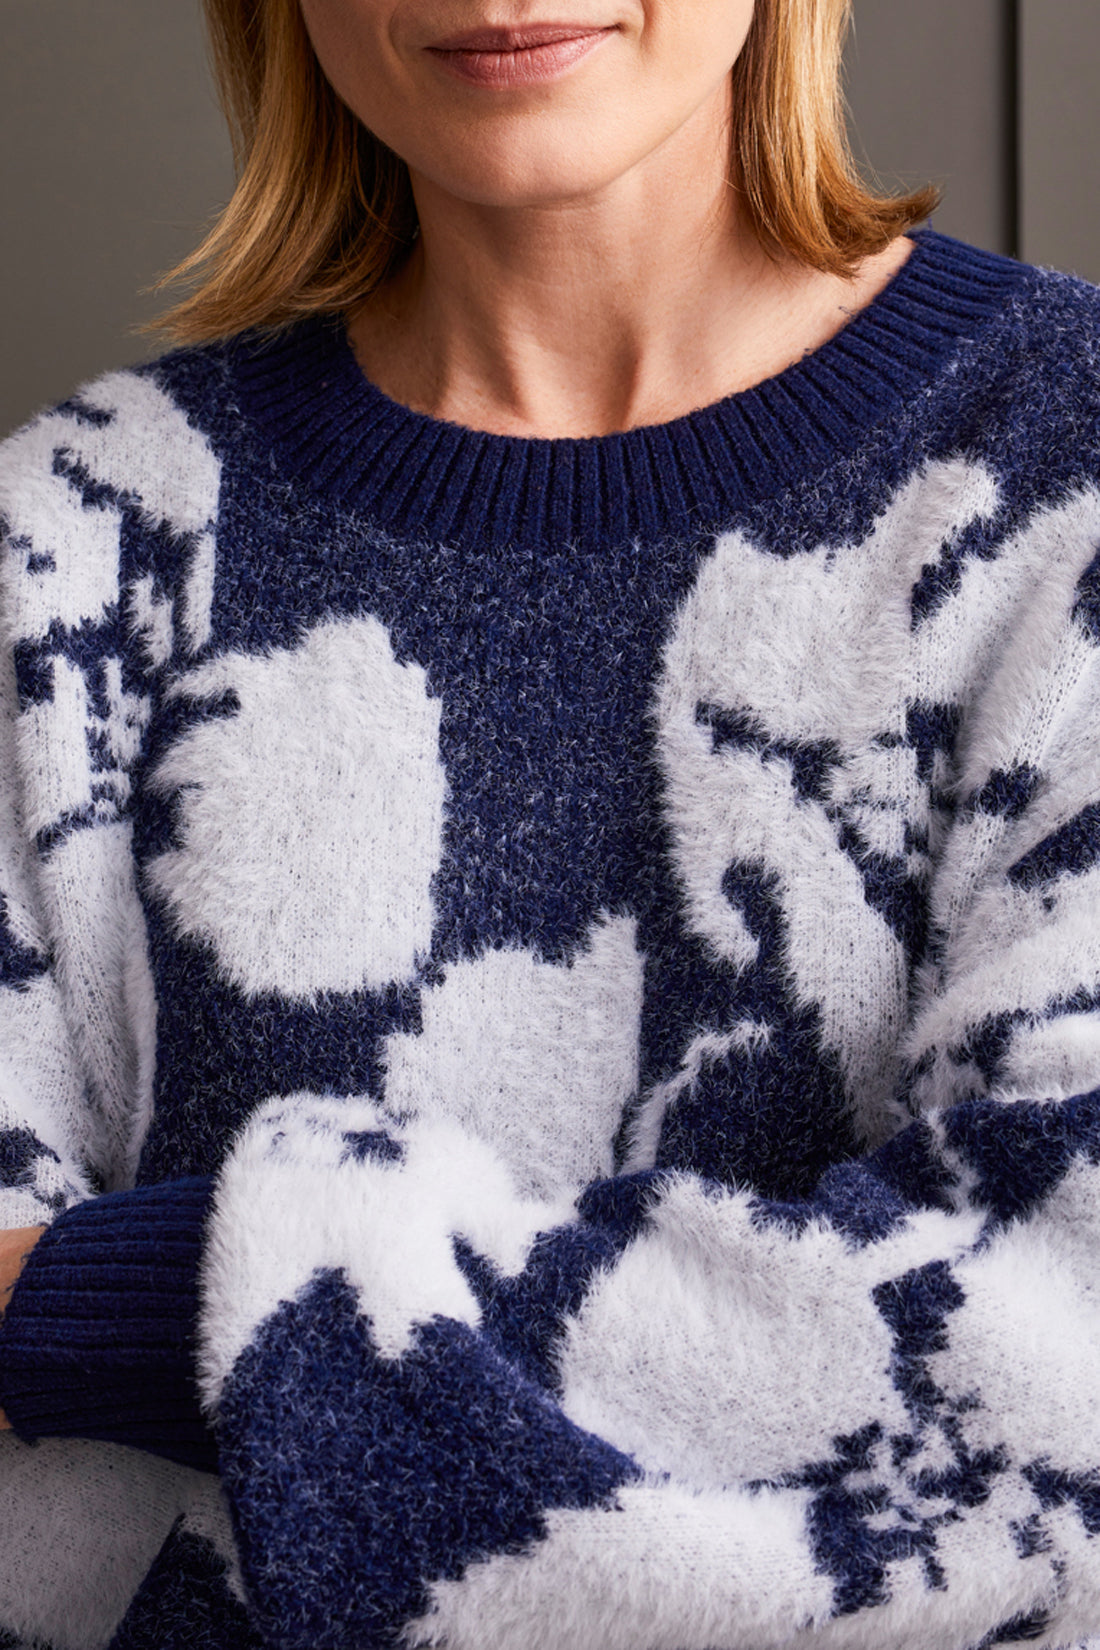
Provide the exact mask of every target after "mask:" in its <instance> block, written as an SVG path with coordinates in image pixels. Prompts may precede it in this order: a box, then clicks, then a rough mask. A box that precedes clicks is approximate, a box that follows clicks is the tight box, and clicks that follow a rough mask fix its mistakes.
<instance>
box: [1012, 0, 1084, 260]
mask: <svg viewBox="0 0 1100 1650" xmlns="http://www.w3.org/2000/svg"><path fill="white" fill-rule="evenodd" d="M1019 5H1020V251H1021V255H1022V256H1023V257H1025V258H1027V259H1029V260H1030V261H1031V262H1032V263H1047V264H1053V265H1055V267H1056V268H1059V269H1072V270H1073V271H1074V272H1075V273H1076V274H1079V275H1083V276H1084V277H1085V278H1086V280H1090V281H1096V282H1098V283H1100V99H1098V97H1097V90H1096V88H1097V73H1098V71H1100V4H1098V0H1019Z"/></svg>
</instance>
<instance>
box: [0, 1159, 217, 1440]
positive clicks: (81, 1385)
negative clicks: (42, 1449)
mask: <svg viewBox="0 0 1100 1650" xmlns="http://www.w3.org/2000/svg"><path fill="white" fill-rule="evenodd" d="M212 1195H213V1181H212V1179H210V1178H209V1177H203V1178H201V1179H199V1178H196V1179H192V1180H176V1181H171V1182H169V1183H167V1184H164V1185H159V1186H144V1187H140V1188H138V1189H136V1190H134V1191H130V1192H113V1193H109V1194H107V1195H105V1196H103V1197H97V1198H93V1199H91V1200H90V1201H89V1202H87V1203H80V1204H77V1206H76V1207H75V1208H73V1209H69V1210H68V1211H66V1213H65V1214H63V1215H60V1216H59V1217H58V1219H57V1220H56V1221H55V1222H54V1224H53V1225H52V1226H50V1227H49V1228H48V1229H47V1230H46V1231H45V1232H44V1233H43V1234H42V1236H41V1238H40V1239H39V1240H38V1242H37V1243H36V1244H35V1247H34V1249H33V1250H32V1251H31V1253H30V1256H29V1258H28V1260H27V1262H26V1265H25V1266H24V1269H23V1273H22V1276H21V1277H20V1279H19V1282H18V1283H17V1284H16V1286H15V1291H14V1293H13V1295H12V1298H11V1302H10V1304H9V1306H8V1309H7V1311H6V1313H5V1314H4V1318H3V1321H2V1322H0V1406H2V1407H3V1409H4V1411H5V1412H6V1414H7V1417H8V1420H9V1421H10V1422H11V1424H12V1428H13V1430H14V1431H15V1433H16V1435H17V1436H18V1437H20V1438H23V1439H25V1440H31V1439H35V1438H46V1437H53V1438H58V1437H61V1438H98V1439H105V1440H108V1441H109V1442H111V1443H116V1444H129V1445H131V1446H132V1447H134V1448H136V1449H144V1450H148V1451H150V1452H152V1453H153V1454H155V1455H164V1456H167V1457H168V1458H169V1459H170V1460H173V1461H179V1462H182V1463H183V1464H184V1465H185V1466H190V1467H198V1468H200V1469H201V1470H203V1471H206V1472H213V1471H216V1470H217V1451H216V1448H215V1445H214V1438H213V1434H212V1432H211V1430H210V1428H209V1426H208V1424H207V1422H206V1420H205V1419H204V1417H203V1415H202V1412H201V1410H200V1408H199V1399H198V1392H197V1389H196V1386H195V1377H194V1365H195V1328H196V1321H197V1318H198V1307H199V1300H198V1272H199V1261H200V1259H201V1256H202V1246H203V1228H204V1225H205V1221H206V1216H207V1213H208V1211H209V1207H210V1201H211V1198H212Z"/></svg>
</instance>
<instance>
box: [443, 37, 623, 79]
mask: <svg viewBox="0 0 1100 1650" xmlns="http://www.w3.org/2000/svg"><path fill="white" fill-rule="evenodd" d="M614 32H615V31H614V30H613V29H611V28H595V27H593V26H592V25H591V24H586V23H553V24H549V23H548V24H542V25H532V26H530V27H528V28H518V29H476V30H471V31H470V33H468V34H462V35H455V36H453V37H452V38H451V39H448V40H443V41H441V42H440V43H439V45H437V46H429V47H428V51H429V53H430V54H431V55H432V57H434V58H436V59H437V60H438V61H439V62H440V63H441V64H442V65H443V67H444V68H446V69H449V70H450V72H451V73H452V74H455V75H457V76H458V77H459V79H460V80H466V81H468V82H470V83H471V84H472V85H474V86H502V87H508V86H533V85H535V84H536V83H537V82H538V81H540V80H552V79H553V78H554V76H555V75H559V74H563V73H564V72H565V70H566V69H570V68H572V67H573V65H574V63H579V62H580V60H581V58H583V57H587V56H588V54H589V52H590V51H593V50H594V49H595V47H596V46H598V45H599V44H600V41H601V40H604V39H605V38H606V37H607V36H608V35H609V34H613V33H614Z"/></svg>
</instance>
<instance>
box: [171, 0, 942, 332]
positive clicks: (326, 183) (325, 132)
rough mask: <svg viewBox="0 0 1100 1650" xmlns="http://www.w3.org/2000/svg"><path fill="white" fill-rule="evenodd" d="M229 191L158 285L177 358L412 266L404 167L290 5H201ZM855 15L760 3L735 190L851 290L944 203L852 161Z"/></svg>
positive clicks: (768, 230)
mask: <svg viewBox="0 0 1100 1650" xmlns="http://www.w3.org/2000/svg"><path fill="white" fill-rule="evenodd" d="M203 3H204V6H205V10H206V16H207V23H208V26H209V30H210V37H211V43H212V47H213V61H214V69H215V73H216V76H217V80H218V84H219V88H220V92H221V98H222V104H223V107H224V109H225V112H226V115H227V118H228V120H229V124H230V129H231V131H232V134H233V143H234V153H235V156H236V160H237V170H238V183H237V188H236V191H235V193H234V195H233V197H232V199H231V200H230V202H229V205H228V206H227V207H226V209H225V211H224V212H223V213H222V215H221V217H220V218H219V219H218V221H217V223H216V224H215V225H214V227H213V229H212V230H211V231H210V233H209V234H208V235H207V237H206V239H205V240H204V241H203V243H202V244H201V246H199V247H198V248H197V249H196V250H195V251H194V252H193V253H192V254H191V255H190V257H188V258H186V259H185V260H184V261H183V263H182V264H180V265H179V266H178V267H177V268H176V269H174V270H172V271H171V272H170V273H169V274H168V275H167V276H165V278H164V282H163V283H162V284H165V285H166V284H168V283H171V282H175V281H181V280H182V281H185V282H190V283H191V285H192V291H191V292H190V294H189V295H188V296H187V297H186V298H184V299H183V301H182V302H180V303H178V304H177V305H176V306H175V307H174V308H173V309H171V310H169V311H168V313H167V314H166V315H164V316H162V317H161V319H160V320H159V321H158V322H157V323H155V324H156V325H157V326H158V327H159V328H161V329H163V330H164V331H166V332H168V333H169V334H170V335H171V336H173V337H174V338H175V339H177V340H178V341H180V342H184V343H200V342H204V341H206V340H209V339H213V338H221V337H225V336H226V335H228V334H229V333H232V332H236V331H239V330H240V329H242V328H244V327H251V326H262V327H277V326H280V325H283V324H285V323H286V322H288V321H292V320H294V319H296V318H298V317H300V316H303V315H308V314H315V313H319V312H338V311H341V310H344V309H347V308H348V307H349V306H350V305H352V304H353V303H355V302H357V301H358V300H360V299H362V298H363V297H365V296H366V294H367V293H368V292H370V291H371V290H372V289H373V288H374V287H376V286H378V285H379V284H380V283H381V282H382V281H384V280H385V279H386V277H387V276H388V275H389V274H391V273H392V272H393V271H394V270H395V269H396V268H397V267H398V265H399V264H400V263H401V261H402V260H403V258H404V257H405V256H406V254H407V252H408V249H409V246H410V244H411V243H412V241H413V239H414V238H415V235H416V228H417V220H416V207H415V204H414V201H413V195H412V189H411V187H410V184H409V175H408V171H407V169H406V167H405V164H404V162H403V161H401V160H399V159H398V157H397V156H396V155H395V154H394V153H393V152H392V151H391V150H390V149H387V148H386V146H385V145H384V144H382V143H380V142H379V141H378V140H377V139H376V138H375V137H374V136H373V135H372V134H371V133H370V132H368V131H367V130H366V129H365V128H364V127H363V126H362V125H361V123H360V122H359V121H358V120H357V119H356V118H355V116H354V115H353V114H352V113H351V112H350V110H349V109H348V108H347V107H346V106H345V104H343V103H342V102H341V100H340V99H339V98H338V97H337V95H336V93H335V92H334V91H333V90H332V87H331V86H330V85H329V83H328V81H327V80H326V79H325V77H324V75H323V74H322V73H321V69H320V66H319V65H318V62H317V59H316V57H315V55H314V52H313V47H312V45H311V44H310V40H309V36H308V35H307V33H306V29H305V24H304V23H303V21H302V16H301V11H300V8H299V0H203ZM850 8H851V0H756V9H755V12H754V15H753V20H752V24H751V27H750V30H749V34H748V38H747V41H746V43H745V46H744V49H743V50H742V53H741V56H740V57H739V59H738V61H737V63H736V65H735V67H734V70H733V136H732V151H733V153H732V164H731V177H732V180H733V182H734V184H735V185H736V187H737V188H738V189H739V191H740V193H741V197H742V202H743V206H744V208H745V210H746V211H747V213H748V215H749V218H750V221H751V223H752V225H753V227H754V228H755V230H756V232H757V234H758V235H759V236H760V238H761V240H762V241H763V243H764V244H765V245H766V246H767V247H768V248H769V249H770V250H771V251H772V252H774V253H775V254H777V255H779V256H783V255H786V256H788V257H790V258H793V259H794V260H796V261H797V262H799V263H801V264H804V265H808V266H810V267H812V268H814V269H820V270H827V271H830V272H832V273H835V274H841V275H848V274H851V273H852V272H853V270H854V269H855V267H856V265H857V264H858V262H859V260H860V259H861V258H863V257H865V256H867V255H868V254H869V253H873V252H877V251H881V250H882V248H883V247H885V246H886V245H887V244H888V243H889V242H890V241H891V240H892V239H893V238H894V237H895V236H896V235H899V234H902V233H904V231H905V230H906V229H909V228H911V227H912V226H913V225H914V224H915V223H918V222H920V220H921V219H922V218H925V217H927V215H928V213H929V212H930V211H931V209H932V207H933V206H934V205H935V203H936V199H937V192H936V191H935V189H933V188H931V187H929V188H925V189H921V190H919V191H917V192H916V193H915V194H911V195H904V196H891V195H882V194H878V193H875V192H874V191H873V190H871V189H869V188H868V186H867V185H866V183H865V182H864V181H863V180H862V179H861V178H860V176H859V174H858V172H857V169H856V166H855V163H854V161H853V158H852V154H851V150H850V149H849V147H848V141H847V134H846V130H845V120H844V104H843V98H842V95H841V53H842V48H843V43H844V37H845V33H846V30H847V26H848V22H849V13H850Z"/></svg>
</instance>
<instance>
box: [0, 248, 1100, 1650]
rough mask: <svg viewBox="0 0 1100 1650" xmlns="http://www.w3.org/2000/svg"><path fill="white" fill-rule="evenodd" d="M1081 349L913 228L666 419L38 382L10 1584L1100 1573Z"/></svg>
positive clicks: (715, 1627)
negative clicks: (803, 324)
mask: <svg viewBox="0 0 1100 1650" xmlns="http://www.w3.org/2000/svg"><path fill="white" fill-rule="evenodd" d="M1098 362H1100V298H1098V297H1097V295H1096V293H1095V292H1093V291H1092V289H1090V288H1087V287H1085V286H1083V285H1082V284H1080V283H1077V282H1074V281H1071V280H1068V279H1066V278H1064V277H1058V276H1053V275H1049V274H1043V273H1041V272H1036V271H1033V270H1027V269H1024V268H1022V267H1020V266H1018V265H1015V264H1012V263H1009V262H1007V261H1005V260H1001V259H997V258H994V257H992V256H989V255H987V254H984V253H979V252H974V251H972V250H970V249H967V248H964V247H960V246H959V245H957V244H956V243H953V242H950V241H947V240H944V239H943V238H941V237H938V236H936V235H931V234H926V235H922V236H920V237H918V241H917V248H916V251H915V252H914V254H913V256H912V258H911V259H910V261H909V263H908V264H907V265H906V267H905V268H904V269H903V270H902V272H901V273H900V274H899V275H898V277H897V278H896V279H895V280H894V282H893V283H892V284H891V285H890V287H889V288H888V289H887V290H886V291H885V292H884V293H883V294H882V295H881V296H880V297H879V298H877V299H876V300H875V301H874V302H873V303H872V304H871V305H870V306H869V308H868V309H866V310H865V311H863V312H862V313H861V314H859V315H857V316H856V317H855V318H854V319H853V320H852V321H851V322H850V324H849V325H848V326H847V327H845V329H844V330H843V331H842V332H841V333H840V334H839V335H838V336H837V337H836V338H835V339H833V340H832V341H831V342H830V343H829V344H827V345H825V346H824V347H823V348H822V349H821V350H819V351H817V352H816V353H815V354H813V355H812V356H809V357H807V358H806V359H805V360H804V361H802V362H800V363H799V364H798V365H797V366H795V367H792V368H791V369H789V370H788V371H787V372H785V373H783V374H781V375H780V376H779V377H777V378H775V379H772V380H770V381H769V382H768V383H766V384H763V385H761V386H759V387H758V388H757V389H756V390H753V391H751V392H748V393H746V394H744V395H737V396H734V397H732V398H730V399H728V400H726V401H723V402H721V403H719V404H718V405H717V406H714V407H709V408H704V409H701V410H699V411H698V412H694V413H691V414H690V415H688V416H687V417H685V418H682V419H679V420H676V421H674V422H672V423H670V424H667V425H664V426H661V427H659V428H654V429H642V430H635V431H631V432H629V433H627V434H623V435H619V436H611V437H607V438H600V439H593V440H578V441H564V440H563V441H525V440H518V439H510V438H505V437H498V436H490V435H485V434H479V433H477V432H473V431H468V430H462V429H459V428H457V427H455V426H451V425H447V424H443V423H440V422H437V421H433V420H431V419H428V418H424V417H421V416H420V415H417V414H414V413H411V412H409V411H408V410H407V409H404V408H402V407H400V406H397V405H396V404H395V403H393V402H392V401H389V400H387V398H386V397H385V396H384V395H382V394H381V393H380V392H378V391H377V390H376V389H374V388H373V387H372V386H370V385H369V384H367V383H366V382H365V381H364V380H363V378H362V375H361V374H360V372H359V370H358V368H357V366H356V364H355V361H354V358H353V356H352V354H351V351H350V350H349V348H348V345H347V341H346V338H345V337H344V335H343V332H342V330H341V329H340V328H339V327H338V326H336V325H335V324H334V323H331V322H309V323H305V324H303V325H301V326H297V327H294V328H292V329H289V330H287V331H286V332H284V333H283V334H281V335H280V336H279V337H278V338H277V339H275V340H271V339H270V338H268V339H260V338H256V337H251V336H244V337H240V338H237V339H233V340H230V341H229V342H227V343H225V344H223V345H218V346H212V347H209V348H206V349H200V350H194V351H187V352H182V353H178V354H175V355H172V356H168V357H166V358H165V359H164V360H162V361H160V362H158V363H155V364H154V365H152V366H151V367H148V368H143V369H141V370H139V371H136V372H131V373H118V374H112V375H109V376H108V377H106V378H104V379H100V380H98V381H97V382H96V383H94V384H92V385H89V386H87V387H85V388H84V389H83V390H82V391H80V392H79V394H78V395H77V396H75V397H74V398H73V399H72V400H71V401H69V402H67V403H65V404H64V405H63V406H61V407H60V408H57V409H55V410H54V411H52V412H50V413H47V414H46V415H44V416H43V417H42V418H41V419H39V420H37V421H36V422H35V423H33V424H32V425H30V426H28V427H27V428H26V429H25V430H23V431H21V432H19V433H18V434H17V435H16V436H15V437H13V438H12V440H11V441H10V442H8V443H7V444H6V445H5V447H4V448H3V449H0V513H2V514H3V517H4V519H5V542H6V558H5V561H4V564H3V588H2V592H0V594H2V600H3V612H4V625H5V635H6V638H7V642H8V645H7V646H6V648H5V649H4V651H3V655H2V657H3V671H4V677H3V682H2V684H0V686H2V691H3V694H4V704H5V712H4V719H3V723H2V727H0V737H2V738H3V740H4V741H5V744H4V748H3V750H2V751H0V840H2V843H3V846H2V849H0V890H2V894H3V907H2V911H0V919H2V920H0V967H2V970H3V972H2V975H0V980H2V982H3V984H2V985H0V1049H2V1050H3V1058H4V1061H5V1071H4V1082H3V1084H2V1085H0V1169H2V1175H0V1205H2V1210H3V1215H4V1218H5V1220H6V1221H7V1223H8V1224H10V1225H25V1224H31V1223H35V1222H40V1221H46V1222H50V1223H52V1224H51V1231H50V1233H49V1234H48V1236H47V1237H46V1238H45V1239H43V1240H42V1243H41V1244H40V1245H39V1248H38V1249H37V1250H36V1251H35V1254H34V1256H33V1257H32V1261H31V1262H30V1264H29V1265H28V1268H27V1270H26V1272H25V1273H24V1275H23V1278H22V1279H21V1281H20V1283H19V1285H18V1286H17V1289H16V1291H15V1295H14V1297H13V1304H12V1308H11V1310H10V1315H9V1317H8V1319H7V1321H6V1323H5V1325H4V1327H3V1328H2V1329H0V1404H4V1405H9V1404H10V1406H11V1410H12V1414H13V1418H14V1419H15V1420H16V1423H17V1426H18V1427H19V1430H20V1431H21V1433H22V1434H23V1435H24V1439H29V1438H31V1437H37V1438H39V1439H40V1442H38V1443H35V1444H31V1443H28V1442H25V1441H21V1440H20V1439H18V1438H12V1437H10V1436H5V1437H2V1438H0V1479H2V1483H3V1487H2V1490H0V1508H2V1509H3V1511H2V1512H0V1537H2V1539H0V1629H3V1630H4V1631H7V1632H9V1633H10V1634H11V1635H12V1636H13V1637H14V1638H15V1639H16V1641H17V1642H36V1643H37V1644H44V1645H48V1646H51V1647H53V1650H98V1647H99V1646H109V1645H112V1644H113V1645H114V1647H115V1650H146V1647H153V1646H158V1647H163V1646H165V1645H170V1644H174V1643H177V1642H178V1643H181V1644H182V1643H184V1642H189V1643H190V1642H194V1643H200V1644H201V1643H206V1642H209V1643H210V1644H215V1643H217V1644H219V1645H235V1644H238V1643H239V1644H240V1646H241V1647H242V1650H243V1647H244V1646H248V1647H249V1650H251V1647H252V1646H253V1645H261V1644H262V1645H265V1646H270V1647H273V1650H326V1647H329V1646H331V1647H333V1650H336V1647H340V1650H347V1647H348V1646H349V1645H352V1644H354V1645H363V1646H371V1647H378V1650H381V1647H384V1646H385V1647H390V1646H394V1647H396V1646H399V1645H400V1646H404V1647H406V1650H412V1647H415V1646H438V1647H439V1650H519V1647H520V1646H522V1650H596V1647H599V1650H772V1647H775V1650H778V1647H779V1646H780V1645H784V1646H786V1645H790V1644H805V1645H806V1646H807V1647H811V1646H812V1647H815V1650H816V1647H820V1650H882V1646H884V1645H891V1646H896V1647H898V1650H906V1647H911V1650H968V1647H977V1646H979V1645H980V1646H983V1647H984V1646H989V1645H994V1644H1009V1645H1011V1644H1016V1643H1020V1644H1022V1643H1024V1642H1026V1643H1029V1644H1036V1645H1039V1646H1042V1647H1046V1650H1057V1647H1058V1646H1062V1645H1066V1644H1073V1643H1076V1642H1079V1641H1081V1640H1083V1639H1086V1638H1088V1637H1089V1635H1091V1634H1094V1633H1100V1543H1098V1542H1097V1541H1096V1536H1097V1533H1098V1532H1100V1420H1098V1416H1097V1406H1096V1403H1095V1397H1094V1394H1095V1368H1096V1364H1097V1359H1098V1357H1100V1312H1098V1308H1097V1299H1098V1298H1100V1296H1098V1290H1097V1262H1096V1256H1097V1254H1098V1253H1100V1246H1098V1240H1100V731H1098V730H1100V715H1098V712H1100V421H1098V419H1097V407H1098V404H1100V394H1098V389H1100V385H1098ZM193 1348H197V1353H196V1354H195V1356H194V1357H193V1355H192V1349H193ZM196 1383H197V1389H198V1392H199V1395H200V1399H199V1401H200V1402H201V1414H200V1410H199V1404H198V1403H197V1402H196V1401H195V1400H194V1396H193V1395H194V1391H195V1386H196ZM204 1417H205V1419H204ZM208 1424H209V1426H211V1427H212V1428H213V1431H214V1434H215V1436H216V1445H217V1465H218V1468H219V1474H220V1478H215V1477H214V1476H213V1474H212V1472H209V1471H205V1470H201V1471H196V1470H195V1468H196V1467H201V1468H206V1467H213V1465H214V1457H213V1455H212V1453H210V1451H211V1445H210V1442H209V1437H208V1434H207V1430H206V1428H207V1425H208ZM120 1446H129V1447H120ZM134 1446H137V1447H136V1448H135V1447H134ZM166 1455H167V1456H174V1457H175V1459H174V1460H166V1459H164V1457H165V1456H166ZM2 1521H6V1522H2Z"/></svg>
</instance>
